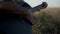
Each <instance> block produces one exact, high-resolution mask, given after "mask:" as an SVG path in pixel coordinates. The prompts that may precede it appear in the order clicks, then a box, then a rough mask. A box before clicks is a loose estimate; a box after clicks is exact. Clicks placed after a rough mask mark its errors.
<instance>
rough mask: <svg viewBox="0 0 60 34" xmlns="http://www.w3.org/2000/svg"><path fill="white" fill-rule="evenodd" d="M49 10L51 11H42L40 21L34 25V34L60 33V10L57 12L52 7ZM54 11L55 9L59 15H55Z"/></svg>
mask: <svg viewBox="0 0 60 34" xmlns="http://www.w3.org/2000/svg"><path fill="white" fill-rule="evenodd" d="M49 9H50V8H49ZM49 11H51V12H47V10H46V11H45V10H44V11H42V12H41V13H40V15H39V16H38V23H37V24H35V25H34V26H33V32H32V33H33V34H60V21H58V20H59V18H58V17H59V16H58V15H59V14H58V13H59V11H58V10H56V11H57V12H56V11H55V10H51V9H50V10H49ZM52 11H55V13H54V14H55V16H58V17H54V15H53V14H52ZM56 13H57V15H56ZM51 14H52V15H51Z"/></svg>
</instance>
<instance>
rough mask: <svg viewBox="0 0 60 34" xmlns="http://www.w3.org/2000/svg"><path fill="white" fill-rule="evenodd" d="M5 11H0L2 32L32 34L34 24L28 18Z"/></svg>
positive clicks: (0, 30)
mask: <svg viewBox="0 0 60 34" xmlns="http://www.w3.org/2000/svg"><path fill="white" fill-rule="evenodd" d="M0 11H2V10H0ZM4 11H5V10H3V11H2V12H0V33H4V34H5V33H6V34H32V24H31V22H30V21H29V20H28V19H26V18H25V17H24V16H19V15H16V14H12V13H8V12H7V11H5V12H4Z"/></svg>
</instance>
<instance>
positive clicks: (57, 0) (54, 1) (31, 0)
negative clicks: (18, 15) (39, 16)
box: [24, 0, 60, 7]
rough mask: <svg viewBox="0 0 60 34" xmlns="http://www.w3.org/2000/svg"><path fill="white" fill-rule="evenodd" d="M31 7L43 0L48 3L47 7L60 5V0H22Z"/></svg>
mask: <svg viewBox="0 0 60 34" xmlns="http://www.w3.org/2000/svg"><path fill="white" fill-rule="evenodd" d="M24 1H25V2H27V3H28V4H29V5H30V6H31V7H35V6H37V5H39V4H41V3H42V2H43V1H44V2H47V3H48V7H60V0H24Z"/></svg>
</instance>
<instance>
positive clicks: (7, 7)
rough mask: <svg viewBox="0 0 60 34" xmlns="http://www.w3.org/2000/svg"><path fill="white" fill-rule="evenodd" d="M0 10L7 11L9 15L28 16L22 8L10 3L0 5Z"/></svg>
mask: <svg viewBox="0 0 60 34" xmlns="http://www.w3.org/2000/svg"><path fill="white" fill-rule="evenodd" d="M0 9H4V10H8V11H9V12H11V13H15V14H19V15H28V14H29V10H27V9H26V8H24V7H17V6H15V5H14V4H13V3H11V2H4V3H0Z"/></svg>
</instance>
